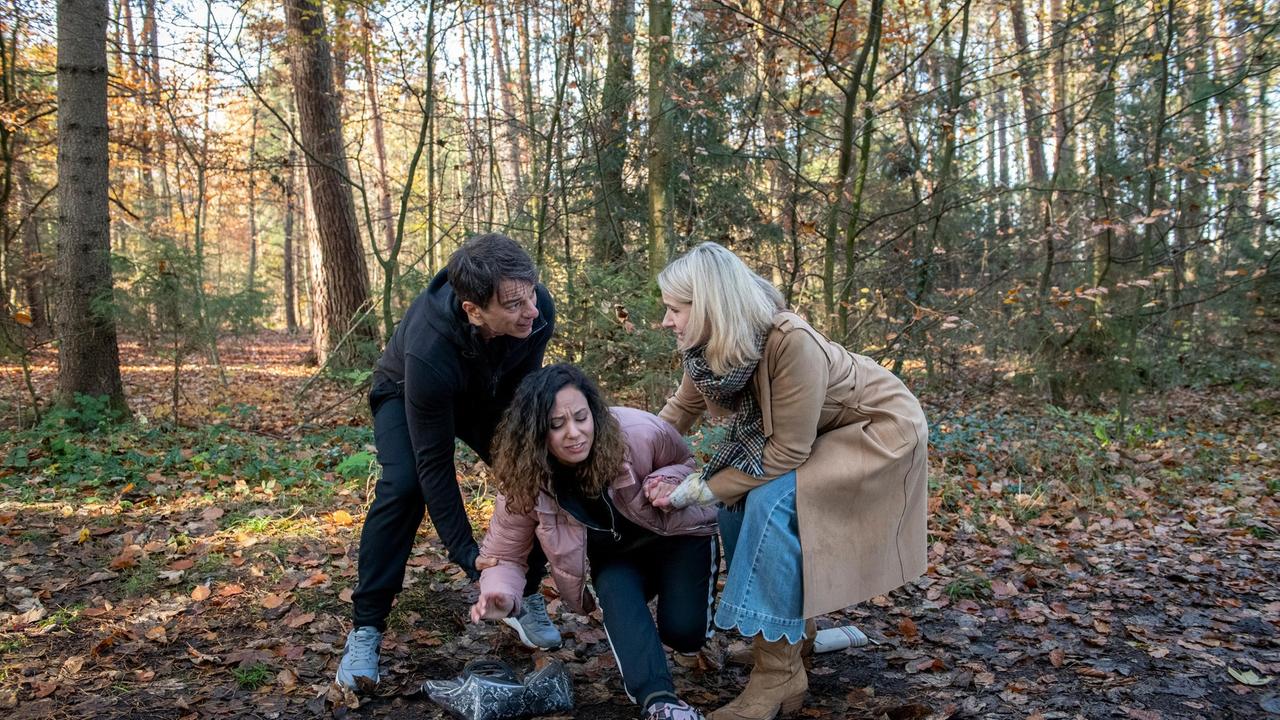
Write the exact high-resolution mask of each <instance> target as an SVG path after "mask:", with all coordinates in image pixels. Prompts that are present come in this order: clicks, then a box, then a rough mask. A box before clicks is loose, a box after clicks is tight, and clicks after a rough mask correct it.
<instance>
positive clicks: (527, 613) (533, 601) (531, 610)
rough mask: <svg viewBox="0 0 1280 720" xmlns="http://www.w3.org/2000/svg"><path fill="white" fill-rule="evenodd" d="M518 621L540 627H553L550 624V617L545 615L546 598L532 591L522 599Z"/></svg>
mask: <svg viewBox="0 0 1280 720" xmlns="http://www.w3.org/2000/svg"><path fill="white" fill-rule="evenodd" d="M520 622H521V623H527V624H529V625H534V626H536V627H538V628H540V629H545V628H549V627H554V625H552V624H551V618H550V617H549V616H548V615H547V599H546V598H544V597H542V593H534V594H532V595H530V596H528V597H526V598H525V599H524V607H523V608H521V612H520Z"/></svg>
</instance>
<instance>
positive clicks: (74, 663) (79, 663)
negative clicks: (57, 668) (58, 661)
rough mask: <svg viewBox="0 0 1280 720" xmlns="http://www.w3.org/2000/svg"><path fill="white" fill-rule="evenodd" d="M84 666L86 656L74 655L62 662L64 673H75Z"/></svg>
mask: <svg viewBox="0 0 1280 720" xmlns="http://www.w3.org/2000/svg"><path fill="white" fill-rule="evenodd" d="M82 667H84V656H83V655H72V656H71V657H69V658H67V659H66V660H65V661H64V662H63V663H62V672H63V674H64V675H75V674H76V673H78V672H80V668H82Z"/></svg>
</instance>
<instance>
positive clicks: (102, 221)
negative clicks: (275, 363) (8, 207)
mask: <svg viewBox="0 0 1280 720" xmlns="http://www.w3.org/2000/svg"><path fill="white" fill-rule="evenodd" d="M57 12H58V20H57V24H58V280H59V285H60V288H59V290H60V295H61V302H60V303H59V306H60V307H59V312H58V323H57V325H58V396H59V400H60V401H61V402H64V403H70V402H73V401H74V399H75V396H76V395H77V394H83V395H95V396H100V395H105V396H106V397H107V398H108V399H109V401H110V403H111V405H112V406H114V407H116V408H119V409H121V410H127V406H126V404H125V399H124V385H123V383H122V382H121V380H120V349H119V346H118V345H117V343H116V325H115V319H114V315H113V311H112V309H111V308H112V306H113V305H114V300H113V298H112V280H111V237H110V230H109V228H110V217H109V213H108V211H107V179H108V176H109V175H108V161H107V158H108V155H107V152H108V151H107V127H108V126H107V17H108V16H107V3H106V0H58V10H57Z"/></svg>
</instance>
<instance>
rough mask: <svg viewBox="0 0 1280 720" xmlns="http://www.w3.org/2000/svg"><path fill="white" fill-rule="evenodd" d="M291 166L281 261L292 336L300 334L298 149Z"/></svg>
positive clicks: (286, 176) (292, 154)
mask: <svg viewBox="0 0 1280 720" xmlns="http://www.w3.org/2000/svg"><path fill="white" fill-rule="evenodd" d="M288 163H289V166H288V167H287V168H285V171H284V173H282V174H283V175H284V182H283V183H282V185H283V192H284V241H283V244H284V247H283V248H282V249H281V255H282V256H283V257H282V258H281V259H282V260H283V262H284V324H285V328H286V329H287V330H288V331H289V334H290V335H293V334H295V333H297V332H298V312H297V300H296V299H295V297H294V293H295V290H296V286H295V283H296V280H295V279H294V271H293V269H294V245H295V242H294V223H295V218H296V216H297V214H298V204H297V201H296V198H297V191H296V182H295V180H294V178H295V177H296V175H297V173H298V169H297V165H298V151H297V149H296V148H294V147H292V146H290V147H289V160H288Z"/></svg>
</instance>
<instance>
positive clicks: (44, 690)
mask: <svg viewBox="0 0 1280 720" xmlns="http://www.w3.org/2000/svg"><path fill="white" fill-rule="evenodd" d="M57 689H58V683H56V682H54V681H52V680H36V681H35V682H33V683H31V690H32V692H33V694H34V695H35V697H36V699H37V700H38V699H40V698H47V697H49V696H50V695H52V694H53V693H54V692H55V691H57Z"/></svg>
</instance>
